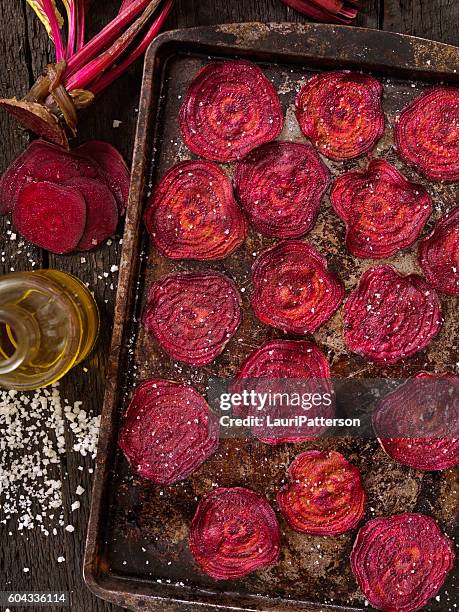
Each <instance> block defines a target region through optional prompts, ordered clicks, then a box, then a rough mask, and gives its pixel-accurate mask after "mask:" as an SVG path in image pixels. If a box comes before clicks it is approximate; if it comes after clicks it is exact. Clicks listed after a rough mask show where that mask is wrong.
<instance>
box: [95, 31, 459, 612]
mask: <svg viewBox="0 0 459 612" xmlns="http://www.w3.org/2000/svg"><path fill="white" fill-rule="evenodd" d="M248 32H249V33H250V35H249V36H247V33H248ZM177 49H180V50H181V51H182V52H183V51H184V50H186V51H189V52H194V53H202V54H212V55H218V54H222V55H238V56H244V55H247V56H249V55H253V54H256V55H257V57H258V58H259V59H261V60H263V59H265V60H268V61H271V62H276V61H282V62H283V63H292V64H297V65H298V64H305V65H308V66H319V67H322V68H327V67H330V68H331V67H334V68H337V67H348V68H357V69H365V70H371V71H374V72H376V73H380V74H384V75H387V76H388V75H394V76H400V77H408V76H409V78H410V79H420V80H425V81H429V80H435V81H437V82H438V81H439V80H443V79H445V80H448V81H449V82H458V81H459V74H457V72H456V71H457V70H458V69H459V48H456V47H453V46H450V45H446V44H443V43H438V42H434V41H429V40H425V39H421V38H415V37H411V36H406V35H403V34H395V33H390V32H382V31H379V30H369V29H363V28H354V27H346V26H328V25H324V24H305V25H301V24H289V23H283V24H261V23H239V24H229V25H228V24H225V25H224V26H209V27H199V28H192V29H188V30H176V31H170V32H166V33H164V34H162V35H161V36H159V37H158V38H157V39H156V41H155V42H154V43H153V44H152V45H151V46H150V48H149V50H148V52H147V54H146V57H145V64H144V74H143V80H142V92H141V97H140V104H139V118H138V124H137V131H136V137H135V145H134V153H133V164H132V179H131V188H130V194H129V206H128V211H127V216H126V224H125V230H124V237H123V251H122V256H121V263H120V273H119V284H118V290H117V297H116V307H115V317H114V323H113V335H112V344H111V349H110V355H109V360H108V368H107V380H106V392H105V400H104V406H103V411H102V419H101V428H100V438H99V447H98V455H97V462H96V472H95V479H94V488H93V495H92V503H91V513H90V519H89V525H88V534H87V542H86V552H85V560H84V578H85V581H86V584H87V586H88V587H89V589H90V590H91V591H92V592H93V593H94V594H95V595H97V596H98V597H101V598H103V599H105V600H107V601H111V602H113V603H115V604H118V605H120V606H124V607H128V608H131V609H144V610H147V609H148V610H177V609H180V610H181V611H186V610H198V609H199V610H212V609H214V610H215V609H220V610H260V609H263V610H299V609H301V610H306V611H310V612H314V611H316V612H318V611H320V610H322V611H325V610H329V611H332V610H335V611H341V612H345V611H349V612H350V611H352V610H354V611H356V610H359V608H355V607H354V608H349V607H342V606H331V605H325V604H314V603H310V604H309V603H307V602H298V601H292V600H286V599H270V598H267V597H264V596H256V595H253V596H245V595H240V594H238V593H225V594H221V593H211V592H203V591H197V590H194V589H193V588H191V587H188V586H183V587H180V588H179V587H174V586H171V585H164V584H162V585H158V584H156V583H146V582H145V581H141V580H136V579H135V578H129V579H127V578H121V577H118V576H114V575H110V572H109V568H108V567H106V566H105V564H104V562H103V559H102V558H101V555H100V550H101V545H102V540H103V537H104V525H105V522H104V512H105V510H106V509H107V504H108V500H109V495H108V494H107V491H108V486H109V483H110V471H111V465H113V460H114V453H115V452H116V445H117V444H116V442H117V431H118V424H119V423H118V417H119V415H118V405H119V401H120V400H121V399H122V398H121V397H120V392H121V390H122V387H123V385H122V382H121V378H122V375H123V370H122V367H120V366H121V365H122V363H123V361H124V356H125V353H126V351H127V350H128V346H129V342H128V338H129V330H130V324H129V321H131V319H132V317H131V316H130V315H131V314H132V312H133V307H134V296H135V284H136V280H137V276H138V272H139V269H140V265H141V257H140V253H139V250H140V240H139V239H140V233H141V232H140V226H141V221H142V213H143V206H144V201H145V189H146V185H145V177H146V175H147V169H148V164H149V157H150V151H151V147H152V143H153V141H154V140H155V133H154V132H155V128H154V127H153V124H154V121H153V118H154V116H155V114H156V113H157V111H158V108H159V87H160V85H161V82H162V77H163V69H164V66H165V62H166V61H167V58H168V57H170V55H171V53H172V54H173V53H176V52H177Z"/></svg>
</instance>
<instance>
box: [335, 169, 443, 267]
mask: <svg viewBox="0 0 459 612" xmlns="http://www.w3.org/2000/svg"><path fill="white" fill-rule="evenodd" d="M331 203H332V206H333V208H334V209H335V211H336V212H337V214H338V215H339V216H340V217H341V219H343V221H344V222H345V224H346V245H347V248H348V249H349V251H350V252H351V253H352V254H353V255H356V256H357V257H366V258H369V259H382V258H384V257H391V256H392V255H394V253H396V252H397V251H399V250H400V249H404V248H406V247H408V246H410V245H411V244H413V242H415V241H416V239H417V238H418V237H419V235H420V233H421V231H422V228H423V227H424V224H425V222H426V221H427V219H428V218H429V216H430V214H431V212H432V200H431V198H430V196H429V194H428V193H427V191H426V190H425V189H424V188H423V187H422V186H421V185H418V184H416V183H410V182H409V181H408V180H407V179H406V178H405V177H404V176H403V175H402V174H400V172H399V171H398V170H397V168H394V166H392V165H391V164H389V163H388V162H387V161H385V160H382V159H381V160H373V161H371V162H370V165H369V166H368V169H367V170H366V171H363V172H362V171H357V172H348V173H347V174H344V175H343V176H340V177H339V178H338V179H337V180H336V182H335V184H334V187H333V190H332V193H331Z"/></svg>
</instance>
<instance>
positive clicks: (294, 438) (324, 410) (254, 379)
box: [232, 340, 335, 444]
mask: <svg viewBox="0 0 459 612" xmlns="http://www.w3.org/2000/svg"><path fill="white" fill-rule="evenodd" d="M243 391H247V392H248V393H250V392H251V391H255V393H258V394H263V395H267V394H271V396H272V397H273V396H274V394H275V393H279V394H282V393H288V394H289V397H292V398H293V396H294V394H298V395H299V397H305V395H306V394H315V393H317V394H321V395H322V397H323V396H324V395H325V394H328V395H329V396H330V402H329V403H326V405H323V404H321V403H320V404H319V402H314V405H311V406H310V407H309V408H308V409H306V408H302V406H298V404H294V405H290V406H289V405H287V404H284V403H282V404H281V403H277V404H275V405H266V404H265V405H264V406H250V408H248V409H247V408H241V409H239V408H237V407H235V409H233V413H234V414H235V415H236V416H243V417H245V416H247V415H251V416H258V417H262V418H263V419H264V420H263V422H262V423H261V424H256V423H255V424H254V425H253V426H252V432H253V434H254V435H255V436H257V438H259V439H260V440H261V441H262V442H265V443H266V444H282V443H285V442H290V443H296V442H304V441H307V440H313V439H314V438H317V437H318V436H320V435H321V434H322V433H323V432H324V431H325V430H326V427H325V426H321V425H318V426H311V425H310V424H309V425H308V424H307V423H305V424H302V423H299V424H297V423H292V424H286V425H284V426H282V427H278V426H277V425H276V426H275V427H272V426H270V425H269V424H268V422H267V417H268V416H269V419H270V421H271V423H273V422H274V421H275V419H278V418H281V419H287V418H292V417H294V416H296V415H304V416H305V417H307V418H308V419H315V417H323V418H332V417H333V416H334V414H335V407H334V399H333V389H332V385H331V381H330V367H329V365H328V361H327V358H326V357H325V355H324V354H323V352H322V351H321V350H320V349H319V348H318V347H317V346H316V345H315V344H314V343H313V342H308V341H306V340H273V341H271V342H266V343H265V344H263V346H261V347H260V348H259V349H257V350H256V351H254V352H253V353H252V354H251V355H250V356H249V357H248V359H247V360H246V361H245V363H244V364H243V365H242V367H241V369H240V370H239V372H238V373H237V375H236V380H235V383H234V385H233V387H232V392H233V393H242V392H243Z"/></svg>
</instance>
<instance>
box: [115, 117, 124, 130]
mask: <svg viewBox="0 0 459 612" xmlns="http://www.w3.org/2000/svg"><path fill="white" fill-rule="evenodd" d="M122 123H123V122H122V121H120V120H119V119H113V127H114V128H119V127H120V125H121V124H122Z"/></svg>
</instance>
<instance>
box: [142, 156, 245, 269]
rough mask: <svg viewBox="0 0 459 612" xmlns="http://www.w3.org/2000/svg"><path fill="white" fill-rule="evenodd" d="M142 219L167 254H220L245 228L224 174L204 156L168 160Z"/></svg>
mask: <svg viewBox="0 0 459 612" xmlns="http://www.w3.org/2000/svg"><path fill="white" fill-rule="evenodd" d="M145 223H146V225H147V229H148V231H149V233H150V236H151V238H152V240H153V242H154V243H155V245H156V246H157V247H158V249H159V250H160V251H161V253H163V255H165V256H166V257H169V258H170V259H198V260H201V261H207V260H214V259H224V258H225V257H227V256H228V255H229V254H230V253H232V252H233V251H234V250H235V249H236V248H237V247H239V246H240V245H241V244H242V242H243V241H244V239H245V236H246V233H247V224H246V221H245V219H244V217H243V215H242V213H241V211H240V210H239V207H238V205H237V203H236V200H235V199H234V195H233V188H232V186H231V183H230V181H229V179H228V177H227V176H226V174H225V173H224V172H223V171H222V170H220V168H219V167H218V166H217V165H216V164H213V163H212V162H207V161H184V162H181V163H179V164H177V165H176V166H173V167H172V168H171V169H170V170H169V171H168V172H167V173H166V175H165V176H164V177H163V179H162V180H161V182H160V183H159V185H158V186H157V187H156V189H155V191H154V193H153V195H152V197H151V199H150V203H149V205H148V209H147V212H146V214H145Z"/></svg>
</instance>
